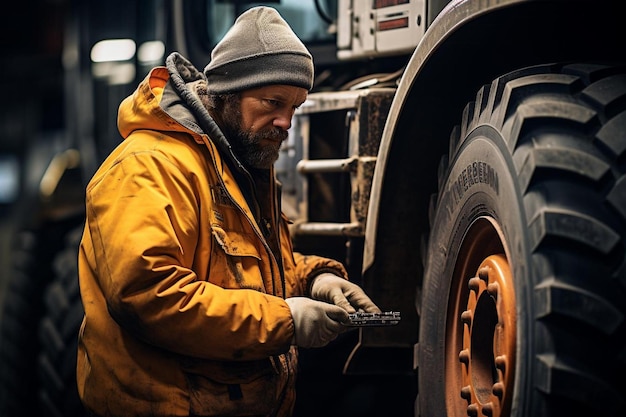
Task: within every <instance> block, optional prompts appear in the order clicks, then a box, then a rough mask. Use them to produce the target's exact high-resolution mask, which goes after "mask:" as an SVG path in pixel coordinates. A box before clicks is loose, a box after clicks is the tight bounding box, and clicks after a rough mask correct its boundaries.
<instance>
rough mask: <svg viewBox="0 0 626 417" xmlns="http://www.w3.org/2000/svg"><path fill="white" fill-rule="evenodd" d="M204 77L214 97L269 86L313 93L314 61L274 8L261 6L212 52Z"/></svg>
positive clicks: (244, 15)
mask: <svg viewBox="0 0 626 417" xmlns="http://www.w3.org/2000/svg"><path fill="white" fill-rule="evenodd" d="M204 74H205V75H206V77H207V81H208V83H207V84H208V85H207V87H208V88H207V90H208V92H209V93H213V94H223V93H232V92H237V91H241V90H247V89H250V88H257V87H262V86H265V85H270V84H286V85H293V86H296V87H302V88H306V89H307V90H311V88H312V87H313V58H312V57H311V54H310V52H309V51H308V50H307V48H306V47H305V46H304V44H303V43H302V41H301V40H300V39H299V38H298V37H297V36H296V34H295V33H294V32H293V30H292V29H291V27H290V26H289V25H288V24H287V22H285V20H284V19H283V18H282V17H281V16H280V14H279V13H278V12H277V11H276V10H275V9H273V8H271V7H265V6H260V7H254V8H251V9H249V10H247V11H246V12H244V13H242V14H241V16H239V17H238V18H237V20H236V21H235V23H234V25H233V26H232V27H231V28H230V30H229V31H228V32H227V33H226V35H224V37H223V38H222V40H221V41H220V42H219V43H218V44H217V45H216V46H215V48H214V49H213V52H212V53H211V62H209V64H208V65H207V66H206V68H205V69H204Z"/></svg>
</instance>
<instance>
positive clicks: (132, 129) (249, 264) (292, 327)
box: [77, 7, 380, 417]
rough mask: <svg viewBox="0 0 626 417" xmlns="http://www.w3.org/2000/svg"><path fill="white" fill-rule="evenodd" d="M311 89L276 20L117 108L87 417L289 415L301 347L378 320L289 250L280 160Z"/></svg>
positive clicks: (298, 45) (84, 257) (259, 22)
mask: <svg viewBox="0 0 626 417" xmlns="http://www.w3.org/2000/svg"><path fill="white" fill-rule="evenodd" d="M312 84H313V62H312V57H311V55H310V53H309V51H308V50H307V49H306V47H305V46H304V45H303V44H302V42H301V41H300V40H299V39H298V38H297V37H296V35H295V34H294V33H293V31H292V30H291V28H290V27H289V26H288V25H287V23H286V22H285V21H284V20H283V19H282V17H281V16H280V15H279V14H278V13H277V12H276V11H275V10H274V9H272V8H268V7H257V8H253V9H250V10H248V11H247V12H245V13H243V14H242V15H241V16H240V17H239V18H238V19H237V21H236V22H235V24H234V25H233V27H232V28H231V29H230V31H229V32H228V33H227V34H226V35H225V36H224V38H223V39H222V41H221V42H220V43H219V44H218V45H217V46H216V47H215V49H214V51H213V53H212V56H211V61H210V62H209V64H208V65H207V67H206V68H205V69H204V71H203V72H201V71H199V70H197V69H196V68H194V66H193V65H192V64H191V63H190V62H188V61H187V60H186V59H185V58H184V57H182V56H181V55H179V54H177V53H173V54H172V55H170V56H169V57H168V58H167V61H166V66H165V67H157V68H154V69H153V70H152V71H151V72H150V74H149V75H148V76H147V77H146V79H145V80H144V81H143V82H142V83H141V84H140V85H139V87H138V89H137V90H136V91H135V92H134V94H133V95H132V96H130V97H128V98H126V99H125V100H124V101H123V102H122V103H121V105H120V109H119V116H118V127H119V131H120V132H121V134H122V136H123V138H124V140H123V142H122V143H121V144H120V145H119V146H118V147H117V148H116V149H115V150H114V151H113V152H112V153H111V154H110V156H109V157H108V158H107V159H106V160H105V161H104V162H103V164H102V165H101V167H100V168H99V169H98V171H97V172H96V173H95V174H94V176H93V178H92V179H91V181H90V182H89V184H88V186H87V193H86V215H87V218H86V223H85V229H84V234H83V238H82V242H81V245H80V251H79V278H80V290H81V297H82V301H83V305H84V310H85V317H84V320H83V323H82V326H81V328H80V334H79V347H78V359H77V382H78V391H79V395H80V398H81V400H82V402H83V404H84V406H85V408H86V410H87V412H88V414H89V415H93V416H102V417H104V416H118V417H122V416H123V417H128V416H151V417H158V416H164V417H165V416H167V417H173V416H235V415H236V416H242V415H259V416H260V415H266V416H288V415H290V414H291V413H292V411H293V406H294V401H295V392H294V391H295V388H294V383H295V377H296V370H297V347H298V346H300V347H322V346H325V345H326V344H328V343H329V342H330V341H331V340H333V339H334V338H335V337H337V335H338V334H340V333H342V332H344V331H345V330H346V329H348V327H346V326H345V325H344V324H345V323H346V322H347V320H348V313H351V312H354V311H357V310H362V311H368V312H380V309H379V308H378V307H377V306H376V305H375V304H374V303H373V302H372V300H370V298H369V297H368V296H367V295H366V294H365V293H364V292H363V290H362V289H361V288H360V287H358V286H357V285H355V284H353V283H350V282H349V281H348V280H347V276H346V271H345V269H344V267H343V266H342V265H341V264H340V263H339V262H337V261H334V260H330V259H326V258H322V257H318V256H303V255H301V254H298V253H294V252H293V248H292V244H291V241H290V236H289V231H288V228H287V224H288V221H287V219H286V218H285V217H284V216H283V215H282V214H281V210H280V192H279V189H278V186H277V182H276V180H275V177H274V171H273V164H274V162H275V161H276V159H277V157H278V149H279V147H280V144H281V143H282V142H283V141H284V140H285V139H286V137H287V129H288V128H289V127H290V123H291V118H292V116H293V113H294V110H295V109H296V108H297V107H298V106H300V105H301V104H302V103H303V102H304V101H305V100H306V97H307V93H308V91H310V89H311V88H312Z"/></svg>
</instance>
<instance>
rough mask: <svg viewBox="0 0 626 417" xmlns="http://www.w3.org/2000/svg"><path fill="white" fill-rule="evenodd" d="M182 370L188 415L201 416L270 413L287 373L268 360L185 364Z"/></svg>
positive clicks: (278, 396)
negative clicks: (185, 384) (187, 392)
mask: <svg viewBox="0 0 626 417" xmlns="http://www.w3.org/2000/svg"><path fill="white" fill-rule="evenodd" d="M182 370H183V373H184V374H185V378H186V380H187V384H188V387H189V412H190V414H191V415H194V416H203V417H204V416H206V417H209V416H254V415H259V416H261V415H268V414H271V412H272V410H274V408H275V407H276V402H277V399H278V398H280V392H282V390H283V389H284V388H285V386H284V381H285V380H286V378H287V375H286V373H288V370H287V369H285V368H282V367H281V368H277V367H275V365H274V362H273V361H271V360H270V359H266V360H260V361H246V362H213V361H195V362H192V363H189V362H186V363H185V364H183V365H182Z"/></svg>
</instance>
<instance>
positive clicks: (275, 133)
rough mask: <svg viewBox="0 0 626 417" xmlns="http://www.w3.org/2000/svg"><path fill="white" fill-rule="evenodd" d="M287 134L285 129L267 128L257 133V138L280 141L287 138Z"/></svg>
mask: <svg viewBox="0 0 626 417" xmlns="http://www.w3.org/2000/svg"><path fill="white" fill-rule="evenodd" d="M288 136H289V133H288V132H287V131H286V130H283V129H279V128H273V129H268V130H267V131H264V132H259V133H258V134H257V138H258V139H269V140H280V141H281V142H284V141H285V140H287V137H288Z"/></svg>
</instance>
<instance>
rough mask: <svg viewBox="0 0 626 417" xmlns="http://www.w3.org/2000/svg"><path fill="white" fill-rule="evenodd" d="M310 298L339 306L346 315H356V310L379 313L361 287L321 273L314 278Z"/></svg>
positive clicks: (378, 309) (329, 274) (335, 276)
mask: <svg viewBox="0 0 626 417" xmlns="http://www.w3.org/2000/svg"><path fill="white" fill-rule="evenodd" d="M311 297H312V298H313V299H315V300H319V301H325V302H327V303H331V304H334V305H336V306H339V307H341V308H343V309H344V310H345V311H346V312H348V313H356V311H357V310H362V311H365V312H367V313H380V312H381V310H380V308H378V306H376V304H374V302H372V300H370V298H369V297H368V296H367V294H365V291H363V290H362V289H361V287H359V286H358V285H356V284H354V283H352V282H350V281H348V280H346V279H343V278H341V277H338V276H337V275H334V274H331V273H323V274H320V275H318V276H317V277H315V278H314V280H313V284H312V285H311Z"/></svg>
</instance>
